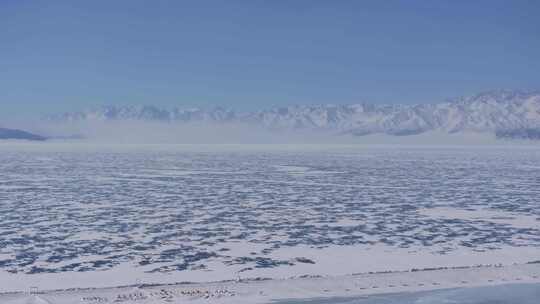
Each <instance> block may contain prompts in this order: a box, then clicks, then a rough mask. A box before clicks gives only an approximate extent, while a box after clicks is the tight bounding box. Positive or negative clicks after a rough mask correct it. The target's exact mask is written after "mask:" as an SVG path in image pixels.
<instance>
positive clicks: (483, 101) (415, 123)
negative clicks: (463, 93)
mask: <svg viewBox="0 0 540 304" xmlns="http://www.w3.org/2000/svg"><path fill="white" fill-rule="evenodd" d="M47 120H49V121H54V122H62V123H65V122H80V121H123V120H130V121H159V122H167V123H188V122H197V123H212V124H223V123H243V124H250V125H259V126H263V127H265V128H269V129H274V130H312V131H324V132H332V133H336V134H352V135H357V136H361V135H367V134H374V133H384V134H390V135H398V136H404V135H412V134H420V133H424V132H427V131H443V132H446V133H457V132H468V131H472V132H490V133H497V132H499V133H501V132H502V134H506V135H508V134H512V132H514V131H516V130H518V131H519V130H540V92H538V91H515V90H514V91H510V90H495V91H488V92H484V93H480V94H477V95H474V96H470V97H463V98H458V99H455V100H451V101H446V102H440V103H432V104H416V105H376V104H367V103H361V104H352V105H314V106H307V105H306V106H289V107H278V108H273V109H270V110H262V111H254V112H236V111H233V110H230V109H223V108H215V109H212V110H201V109H180V108H173V109H163V108H159V107H155V106H120V107H119V106H104V107H100V108H97V109H93V110H88V111H82V112H72V113H64V114H60V115H53V116H49V117H47ZM509 131H512V132H509Z"/></svg>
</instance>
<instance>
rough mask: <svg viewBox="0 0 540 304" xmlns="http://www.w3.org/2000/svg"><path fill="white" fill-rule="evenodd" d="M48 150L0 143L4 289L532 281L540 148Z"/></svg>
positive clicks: (537, 251)
mask: <svg viewBox="0 0 540 304" xmlns="http://www.w3.org/2000/svg"><path fill="white" fill-rule="evenodd" d="M46 145H47V144H45V146H40V147H43V149H41V148H39V149H38V148H35V147H37V145H36V146H24V145H22V146H15V147H14V146H0V172H1V176H0V202H1V208H2V212H0V281H1V282H2V284H0V292H9V291H29V290H31V289H32V288H37V289H38V290H48V289H66V288H91V287H92V288H93V287H96V288H107V287H114V286H124V285H132V284H136V283H137V282H139V283H141V282H143V283H156V284H162V283H177V282H182V281H190V282H208V281H221V280H238V279H253V278H273V279H276V280H272V281H260V282H264V283H260V282H259V283H257V282H258V281H250V282H251V283H249V284H248V285H249V286H252V285H253V284H255V285H256V284H270V285H272V284H274V285H275V284H278V285H279V284H281V283H279V282H286V281H287V280H282V279H285V278H290V277H295V278H296V279H293V284H292V285H291V286H296V287H294V288H297V287H298V286H301V284H302V283H301V282H304V281H302V279H299V278H300V277H302V276H304V275H308V276H317V275H323V276H332V279H329V278H326V277H325V278H324V280H326V281H325V282H326V283H324V284H330V285H331V286H330V287H328V289H329V290H337V287H336V286H337V285H333V284H338V285H339V282H341V283H343V284H344V285H343V286H349V285H347V284H352V283H350V282H354V280H355V279H354V278H357V277H358V276H359V275H356V276H351V274H354V273H362V274H365V275H367V274H366V273H368V272H374V273H375V272H386V271H391V272H392V273H395V272H397V273H400V276H399V280H402V279H406V278H407V277H411V276H412V277H414V278H415V276H419V275H420V276H421V274H420V273H424V272H416V271H415V272H410V270H412V269H424V268H430V269H432V268H441V267H443V268H452V267H461V266H467V267H470V266H476V265H485V266H486V267H483V268H481V269H482V271H485V273H481V274H485V275H478V281H479V282H480V281H482V280H484V281H486V280H487V279H486V278H488V277H490V276H492V274H489V273H491V272H490V271H499V272H500V271H501V269H504V270H505V272H504V273H507V274H509V276H508V277H509V278H510V277H514V276H515V275H516V274H518V275H519V274H521V273H526V275H525V274H523V275H522V277H523V280H525V279H527V280H532V281H535V278H534V276H538V266H537V265H538V264H534V263H530V262H535V261H537V260H540V225H539V223H540V209H539V205H540V199H539V198H540V188H539V187H538V186H539V185H540V170H539V167H538V164H540V147H534V146H528V147H515V148H512V147H508V146H506V147H482V148H470V147H452V148H444V149H442V148H435V147H429V148H427V147H400V146H387V147H385V146H373V147H367V146H347V147H307V148H302V147H290V146H288V147H285V148H283V147H282V148H275V147H274V148H268V149H267V148H266V147H265V146H259V147H256V148H254V147H242V146H237V147H226V148H222V147H219V146H215V147H213V146H206V147H204V148H200V149H199V148H197V147H191V146H189V147H178V146H171V147H155V146H151V147H138V148H137V149H133V150H130V151H128V149H124V148H122V149H120V150H118V149H115V148H110V147H109V148H107V149H99V148H93V149H91V150H90V151H84V149H82V148H79V149H77V148H70V150H69V151H65V150H64V149H63V148H62V146H57V147H56V148H55V147H51V146H48V147H47V146H46ZM49 145H50V144H49ZM527 263H530V264H527ZM514 264H517V265H514ZM494 265H497V266H501V265H502V266H504V267H502V268H501V267H495V266H494ZM505 267H506V268H505ZM512 267H514V268H512ZM520 267H522V268H520ZM475 269H476V268H474V269H473V270H474V271H480V270H475ZM508 269H510V270H508ZM515 269H517V270H515ZM473 270H470V271H471V273H472V272H474V271H473ZM506 270H508V271H506ZM456 271H457V270H456V269H447V270H439V272H437V273H439V274H440V273H446V272H448V273H455V272H456ZM462 271H465V270H462ZM499 272H498V273H499ZM403 273H405V274H406V275H403ZM428 273H431V274H433V272H428ZM371 275H373V276H374V277H370V278H369V281H373V280H376V279H375V278H381V280H383V281H384V282H389V281H388V280H387V279H385V278H388V277H387V276H385V275H383V274H380V273H379V274H371ZM377 275H378V276H377ZM395 275H396V276H397V274H395ZM454 276H455V274H454ZM471 276H472V277H474V275H471ZM494 276H496V275H494ZM439 277H440V278H443V277H444V276H442V277H441V276H439ZM340 278H342V279H340ZM514 279H515V278H514ZM299 280H300V281H299ZM305 280H316V278H305ZM406 280H408V279H406ZM490 280H495V279H490ZM383 281H381V283H380V284H384V282H383ZM454 281H456V282H454ZM454 281H452V282H454V283H455V284H459V280H457V279H456V280H454ZM269 282H273V283H269ZM276 282H278V283H276ZM298 282H300V283H298ZM330 282H337V283H330ZM347 282H348V283H347ZM448 282H450V281H448ZM482 282H483V281H482ZM454 283H452V284H454ZM214 284H218V285H219V283H214ZM223 284H225V283H222V284H221V285H219V286H221V287H223V286H222V285H223ZM227 284H233V285H231V286H233V287H231V286H229V285H227ZM227 284H225V285H227V286H229V287H227V290H234V292H235V293H236V294H239V293H241V289H239V288H238V286H239V285H238V283H232V282H229V283H227ZM235 284H236V285H235ZM250 284H251V285H250ZM298 284H300V285H298ZM324 284H323V285H324ZM396 284H397V283H396ZM422 284H424V283H422ZM270 285H265V286H270ZM274 285H272V286H274ZM386 285H395V284H394V283H387V284H386ZM449 285H451V284H450V283H449ZM201 286H217V285H212V284H206V285H204V284H203V285H201ZM219 286H218V287H219ZM242 286H243V285H242ZM332 286H333V287H332ZM218 287H215V288H217V289H219V288H218ZM402 287H405V286H402ZM432 287H433V286H432ZM250 288H251V287H250ZM265 288H266V289H264V290H267V291H268V290H270V291H271V290H276V289H275V288H274V287H271V288H270V287H268V288H267V287H265ZM280 288H282V289H279V288H278V289H277V291H275V292H276V293H277V292H280V290H281V292H283V293H284V294H285V295H287V294H288V293H287V292H286V291H285V289H286V287H285V286H282V287H280ZM291 288H292V287H291ZM298 288H299V287H298ZM346 288H349V289H351V288H352V285H351V287H346ZM342 289H343V288H342ZM394 289H395V288H394ZM298 290H299V292H298V293H299V294H300V293H301V291H302V288H300V289H298ZM309 290H310V289H309V288H307V289H306V290H304V291H306V295H307V296H310V295H311V294H315V293H316V292H315V291H313V292H311V293H310V291H309ZM340 290H341V289H340ZM351 290H352V289H351ZM102 291H103V290H102ZM154 291H155V290H154ZM158 291H159V290H158ZM158 291H155V292H158ZM390 291H393V289H392V288H391V289H390ZM103 292H105V291H103ZM145 292H150V291H148V290H147V291H145ZM249 292H254V291H253V290H251V291H249ZM341 292H343V291H341ZM105 293H106V292H105ZM225 294H227V293H224V294H223V297H220V299H227V298H228V297H226V296H225ZM291 294H294V292H292V291H291V292H290V294H288V295H291ZM299 294H298V295H299ZM227 295H229V294H227ZM298 295H297V296H298ZM4 296H5V297H7V296H8V295H4ZM77 296H79V294H78V295H77ZM102 296H103V295H102ZM147 296H148V295H147ZM0 297H1V296H0ZM13 297H15V296H13ZM33 297H34V298H31V299H30V300H29V298H28V297H27V298H25V299H26V300H25V301H34V302H32V303H47V302H43V301H50V297H47V295H38V294H37V295H33ZM103 297H105V296H103ZM109 298H110V296H109ZM280 298H283V297H282V296H280ZM17 299H19V300H20V299H21V298H20V297H19V298H17ZM89 299H90V298H89ZM96 299H98V298H96ZM261 299H263V300H268V295H267V296H262V298H261ZM15 300H16V299H15V298H14V299H13V301H15ZM19 300H17V301H19ZM237 300H238V299H237ZM21 301H22V300H21ZM40 301H41V302H40ZM96 301H97V300H96ZM220 301H221V300H220ZM223 301H225V300H223ZM233 302H234V301H233ZM2 303H4V302H2ZM8 303H9V302H8ZM13 303H19V302H13ZM21 303H22V302H21ZM51 303H68V302H61V301H56V300H55V302H51ZM84 303H97V302H95V301H94V302H92V301H90V300H89V301H86V302H84ZM141 303H143V302H141ZM152 303H154V302H152ZM156 303H157V302H156ZM235 303H237V302H235Z"/></svg>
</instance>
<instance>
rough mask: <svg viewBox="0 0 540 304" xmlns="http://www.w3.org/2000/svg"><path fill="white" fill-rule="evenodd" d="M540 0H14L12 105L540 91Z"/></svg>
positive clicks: (34, 110) (424, 97)
mask: <svg viewBox="0 0 540 304" xmlns="http://www.w3.org/2000/svg"><path fill="white" fill-rule="evenodd" d="M539 15H540V1H526V0H512V1H503V0H489V1H488V0H477V1H464V0H455V1H449V0H448V1H442V0H433V1H421V0H410V1H316V0H313V1H304V0H291V1H280V0H274V1H271V0H252V1H248V0H236V1H225V0H214V1H209V0H200V1H160V0H158V1H139V0H129V1H128V0H116V1H102V0H98V1H68V0H59V1H29V0H0V105H1V107H0V117H4V118H5V117H17V116H25V115H41V114H46V113H54V112H63V111H72V110H79V109H84V108H87V107H91V106H96V105H102V104H118V105H125V104H149V105H157V106H163V107H171V106H179V107H203V108H209V107H213V106H226V107H231V108H235V109H239V110H254V109H263V108H269V107H272V106H281V105H290V104H320V103H337V104H341V103H354V102H373V103H421V102H437V101H441V100H444V99H446V98H452V97H457V96H462V95H470V94H475V93H478V92H481V91H484V90H490V89H498V88H508V89H540V18H539V17H538V16H539Z"/></svg>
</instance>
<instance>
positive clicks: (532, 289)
mask: <svg viewBox="0 0 540 304" xmlns="http://www.w3.org/2000/svg"><path fill="white" fill-rule="evenodd" d="M538 299H540V284H508V285H498V286H488V287H472V288H456V289H448V290H446V289H443V290H434V291H422V292H412V293H397V294H386V295H373V296H363V297H357V298H327V299H311V300H309V299H306V300H291V301H279V302H275V303H276V304H420V303H421V304H440V303H459V304H537V303H538Z"/></svg>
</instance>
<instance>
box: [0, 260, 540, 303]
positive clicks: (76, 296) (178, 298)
mask: <svg viewBox="0 0 540 304" xmlns="http://www.w3.org/2000/svg"><path fill="white" fill-rule="evenodd" d="M508 283H540V264H539V263H529V264H513V265H507V266H498V265H493V266H471V267H453V268H446V269H427V270H411V271H399V272H378V273H362V274H352V275H345V276H306V277H295V278H289V279H244V280H240V281H222V282H209V283H176V284H163V285H159V284H155V285H146V284H143V283H142V284H140V285H132V286H124V287H109V288H88V289H66V290H53V291H36V290H34V291H29V292H10V293H0V302H1V303H5V304H23V303H24V304H28V303H50V304H68V303H108V302H121V303H183V302H185V301H190V302H192V303H198V302H212V303H270V302H272V301H276V300H284V299H287V300H290V299H302V298H319V297H349V296H362V295H373V294H386V293H396V292H414V291H427V290H437V289H447V288H456V287H480V286H492V285H498V284H508Z"/></svg>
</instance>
